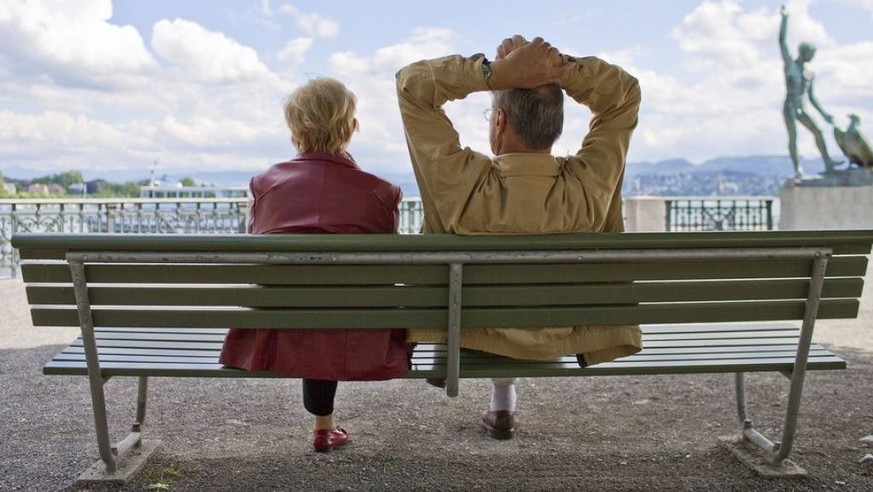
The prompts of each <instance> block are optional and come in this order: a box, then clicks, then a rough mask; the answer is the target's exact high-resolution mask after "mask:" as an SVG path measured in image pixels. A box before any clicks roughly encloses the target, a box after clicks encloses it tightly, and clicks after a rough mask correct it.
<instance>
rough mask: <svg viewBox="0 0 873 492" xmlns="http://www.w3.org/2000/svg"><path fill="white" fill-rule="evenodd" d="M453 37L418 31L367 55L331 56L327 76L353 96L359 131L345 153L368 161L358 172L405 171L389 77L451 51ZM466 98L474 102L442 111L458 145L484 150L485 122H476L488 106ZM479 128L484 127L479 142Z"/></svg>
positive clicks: (442, 32)
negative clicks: (332, 76)
mask: <svg viewBox="0 0 873 492" xmlns="http://www.w3.org/2000/svg"><path fill="white" fill-rule="evenodd" d="M455 37H456V35H455V33H454V32H453V31H452V30H450V29H440V28H430V27H419V28H415V29H413V30H412V32H411V33H410V35H409V37H407V38H406V39H404V40H402V41H400V42H398V43H395V44H392V45H388V46H384V47H382V48H379V49H377V50H376V51H374V52H373V53H372V54H360V53H356V52H353V51H342V52H338V53H334V54H333V55H331V57H330V67H331V72H332V73H333V74H335V76H336V77H337V78H338V79H339V80H341V81H342V82H343V83H345V84H346V85H347V86H348V87H349V89H350V90H352V92H354V93H355V95H356V96H357V98H358V120H359V121H360V128H361V130H360V133H359V134H357V135H355V136H354V137H353V138H352V144H351V147H350V150H351V151H352V152H353V153H356V155H357V154H360V155H364V154H366V155H368V156H370V159H369V160H364V159H360V160H359V163H360V164H361V165H362V166H363V167H364V168H368V169H371V170H375V171H391V172H411V170H412V168H411V166H410V164H409V154H408V152H407V148H406V141H405V139H404V137H403V126H402V124H401V122H400V111H399V110H398V106H397V95H396V89H395V82H394V80H395V79H394V75H395V73H396V72H397V70H399V69H400V68H401V67H403V66H405V65H408V64H409V63H412V62H414V61H418V60H422V59H427V58H436V57H438V56H443V55H449V54H452V53H456V52H457V50H456V48H455V47H454V46H453V42H454V39H455ZM483 97H484V96H483ZM471 100H473V101H476V100H477V98H476V97H471V98H468V99H467V101H465V103H464V104H449V105H447V108H446V110H447V112H448V113H449V115H450V117H451V118H452V121H453V122H454V123H455V126H456V128H458V130H459V132H460V133H461V136H462V143H463V144H465V145H471V146H474V147H476V148H482V145H484V148H482V150H483V151H487V149H488V147H487V142H488V140H487V123H485V122H484V121H483V120H482V115H481V111H482V109H484V108H485V107H487V104H488V103H487V102H484V103H482V104H481V107H480V106H479V105H477V104H476V103H475V102H474V103H472V104H471V103H470V101H471ZM479 127H484V131H485V132H486V133H484V139H483V138H482V136H483V134H482V133H481V131H478V128H479ZM483 140H484V142H483Z"/></svg>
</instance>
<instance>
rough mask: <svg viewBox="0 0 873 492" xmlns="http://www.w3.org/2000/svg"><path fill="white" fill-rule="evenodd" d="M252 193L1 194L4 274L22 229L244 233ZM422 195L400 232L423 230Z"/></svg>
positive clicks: (412, 202)
mask: <svg viewBox="0 0 873 492" xmlns="http://www.w3.org/2000/svg"><path fill="white" fill-rule="evenodd" d="M247 207H248V199H247V198H170V199H157V198H107V199H97V198H84V199H81V198H80V199H25V200H0V276H5V275H7V274H8V275H11V276H13V277H14V276H15V275H16V272H17V270H18V264H19V259H18V257H17V253H16V251H15V250H14V249H13V248H12V246H11V244H10V240H11V239H12V234H15V233H17V232H62V233H63V232H67V233H95V232H108V233H132V234H182V233H184V234H239V233H243V232H245V230H246V209H247ZM422 217H423V209H422V206H421V200H419V199H418V198H410V199H405V200H403V202H401V204H400V232H401V233H402V234H416V233H418V232H419V231H420V230H421V224H422Z"/></svg>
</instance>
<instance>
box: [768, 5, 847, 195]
mask: <svg viewBox="0 0 873 492" xmlns="http://www.w3.org/2000/svg"><path fill="white" fill-rule="evenodd" d="M779 13H780V14H782V25H781V26H780V27H779V47H780V48H781V49H782V61H783V62H784V64H785V65H784V67H785V68H784V70H785V86H786V89H787V90H788V94H787V95H786V96H785V105H784V106H783V107H782V116H783V117H784V118H785V127H786V128H787V129H788V153H789V154H790V155H791V162H792V163H793V164H794V172H795V173H796V176H797V177H798V178H799V177H802V176H803V168H802V167H801V166H800V161H799V160H798V158H797V122H798V121H799V122H800V124H802V125H803V126H805V127H806V128H807V129H808V130H809V131H810V132H812V134H813V135H814V136H815V144H816V145H817V146H818V150H819V152H821V157H822V160H824V165H825V173H830V172H832V171H833V170H834V167H835V166H837V165H839V164H842V161H835V160H833V159H831V158H830V156H828V149H827V146H825V141H824V135H823V134H822V131H821V130H820V129H819V128H818V126H816V124H815V122H814V121H813V120H812V118H811V117H810V116H809V114H808V113H807V112H806V108H805V107H804V98H808V99H809V102H810V103H812V106H813V107H814V108H815V109H816V110H817V111H818V112H819V114H821V116H822V118H824V119H825V121H827V122H828V123H830V124H831V125H833V123H834V118H833V117H832V116H831V115H830V114H828V113H826V112H825V110H824V109H822V107H821V104H819V102H818V99H816V97H815V92H814V91H813V82H814V80H815V74H814V73H813V72H812V70H810V69H808V68H807V66H806V64H807V63H808V62H809V61H810V60H812V57H813V56H815V46H813V45H812V44H810V43H800V47H799V49H798V56H797V59H792V58H791V54H790V53H789V52H788V45H787V44H786V42H785V37H786V34H787V32H788V9H787V8H785V6H784V5H783V6H782V9H781V10H780V12H779Z"/></svg>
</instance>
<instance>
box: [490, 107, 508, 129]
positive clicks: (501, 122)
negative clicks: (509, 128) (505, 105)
mask: <svg viewBox="0 0 873 492" xmlns="http://www.w3.org/2000/svg"><path fill="white" fill-rule="evenodd" d="M491 117H492V118H494V129H495V130H498V131H500V132H502V131H506V111H504V110H503V109H501V108H495V109H494V114H492V115H491Z"/></svg>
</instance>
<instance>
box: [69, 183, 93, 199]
mask: <svg viewBox="0 0 873 492" xmlns="http://www.w3.org/2000/svg"><path fill="white" fill-rule="evenodd" d="M87 191H88V186H87V185H86V184H85V183H73V184H71V185H70V186H68V187H67V193H69V194H70V195H73V196H85V194H86V192H87Z"/></svg>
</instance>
